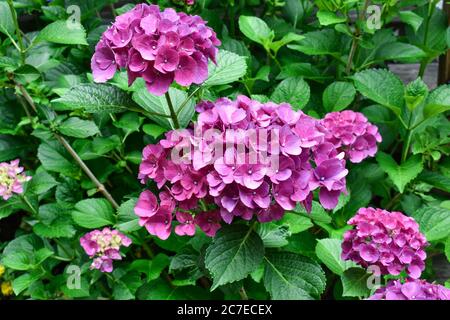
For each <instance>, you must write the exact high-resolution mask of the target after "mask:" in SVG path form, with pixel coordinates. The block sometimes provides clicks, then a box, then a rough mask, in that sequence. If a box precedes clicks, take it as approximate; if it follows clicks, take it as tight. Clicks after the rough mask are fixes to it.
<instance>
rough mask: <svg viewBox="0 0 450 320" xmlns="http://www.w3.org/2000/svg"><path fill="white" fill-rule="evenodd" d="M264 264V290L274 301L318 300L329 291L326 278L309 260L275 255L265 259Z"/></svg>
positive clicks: (300, 257) (286, 255) (291, 254)
mask: <svg viewBox="0 0 450 320" xmlns="http://www.w3.org/2000/svg"><path fill="white" fill-rule="evenodd" d="M264 264H265V271H264V286H265V287H266V289H267V291H269V293H270V296H271V297H272V299H274V300H311V299H318V298H319V297H320V294H321V293H322V292H323V291H324V290H325V281H326V279H325V274H324V272H323V270H322V268H320V265H319V264H317V263H316V262H315V261H313V260H311V259H309V258H306V257H303V256H300V255H298V254H294V253H285V252H273V253H270V254H268V255H266V256H265V257H264Z"/></svg>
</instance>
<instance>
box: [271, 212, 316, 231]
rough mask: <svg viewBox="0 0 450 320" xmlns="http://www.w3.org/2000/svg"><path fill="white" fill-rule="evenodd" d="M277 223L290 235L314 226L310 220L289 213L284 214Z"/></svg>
mask: <svg viewBox="0 0 450 320" xmlns="http://www.w3.org/2000/svg"><path fill="white" fill-rule="evenodd" d="M278 223H279V224H281V225H285V226H287V227H288V228H289V232H290V233H292V234H296V233H300V232H302V231H305V230H308V229H309V228H311V227H312V226H313V225H314V224H313V223H312V222H311V219H310V218H307V217H304V216H301V215H299V214H295V213H290V212H286V213H285V214H284V216H283V218H282V219H281V220H280V221H279V222H278Z"/></svg>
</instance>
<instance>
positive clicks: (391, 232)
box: [342, 208, 428, 279]
mask: <svg viewBox="0 0 450 320" xmlns="http://www.w3.org/2000/svg"><path fill="white" fill-rule="evenodd" d="M348 224H349V225H353V226H355V228H354V229H353V230H349V231H347V232H346V233H345V234H344V241H343V243H342V259H344V260H352V261H354V262H356V263H357V264H359V265H361V266H363V267H368V266H371V265H373V266H377V267H379V269H380V273H381V274H391V275H399V274H400V273H401V272H402V271H403V270H405V271H406V273H407V274H408V275H409V277H411V278H413V279H418V278H419V277H420V275H421V273H422V271H423V270H424V269H425V262H424V261H425V258H426V253H425V247H426V246H427V245H428V243H427V240H426V239H425V236H424V235H423V234H422V233H420V231H419V225H418V224H417V222H416V221H414V219H413V218H411V217H407V216H405V215H404V214H402V213H401V212H389V211H386V210H382V209H373V208H361V209H359V211H358V213H357V214H356V216H354V217H353V218H351V219H350V220H349V221H348Z"/></svg>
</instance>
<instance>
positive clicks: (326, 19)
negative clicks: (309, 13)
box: [317, 10, 347, 26]
mask: <svg viewBox="0 0 450 320" xmlns="http://www.w3.org/2000/svg"><path fill="white" fill-rule="evenodd" d="M317 19H319V23H320V24H321V25H322V26H329V25H331V24H336V23H342V22H345V21H347V18H346V17H343V16H338V15H337V14H336V13H334V12H331V11H324V10H320V11H318V12H317Z"/></svg>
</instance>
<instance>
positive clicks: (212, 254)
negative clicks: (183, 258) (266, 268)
mask: <svg viewBox="0 0 450 320" xmlns="http://www.w3.org/2000/svg"><path fill="white" fill-rule="evenodd" d="M263 256H264V244H263V241H262V240H261V238H260V237H259V236H258V234H257V233H256V232H255V231H253V230H252V229H251V228H248V227H247V226H244V225H231V226H226V227H224V228H222V229H221V230H219V232H218V233H217V235H216V237H215V238H214V240H213V242H212V243H211V245H210V246H209V247H208V249H207V250H206V256H205V265H206V268H207V269H208V270H209V271H210V272H211V274H212V278H213V285H212V287H211V290H214V289H216V288H217V287H218V286H221V285H224V284H227V283H231V282H235V281H238V280H241V279H244V278H245V277H246V276H247V275H249V274H250V273H251V272H252V271H254V270H256V268H257V267H258V265H259V264H260V263H261V261H262V259H263Z"/></svg>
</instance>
